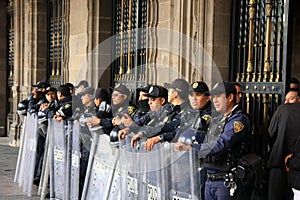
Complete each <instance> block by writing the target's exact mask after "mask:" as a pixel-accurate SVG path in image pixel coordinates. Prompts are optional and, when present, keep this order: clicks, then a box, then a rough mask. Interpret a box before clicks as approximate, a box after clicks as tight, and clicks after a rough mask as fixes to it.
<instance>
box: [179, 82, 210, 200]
mask: <svg viewBox="0 0 300 200" xmlns="http://www.w3.org/2000/svg"><path fill="white" fill-rule="evenodd" d="M191 87H192V91H191V93H190V96H189V98H190V103H191V106H192V107H193V109H194V110H196V111H198V113H197V115H196V117H195V120H194V121H193V123H192V124H191V127H190V128H189V129H188V131H185V132H184V133H183V134H181V135H180V137H179V139H178V141H182V142H183V143H189V144H191V143H192V142H193V140H195V139H196V137H197V139H198V140H197V141H203V140H204V137H205V135H206V131H207V130H208V127H209V124H210V122H211V100H210V94H209V89H208V86H207V85H206V83H204V82H201V81H196V82H194V83H192V85H191ZM197 130H198V131H203V132H202V133H203V134H200V135H198V131H197ZM200 137H202V139H200ZM201 162H203V159H201ZM201 165H202V164H201ZM205 182H206V169H205V168H204V167H201V168H200V187H201V199H205V197H204V196H205V195H204V192H205Z"/></svg>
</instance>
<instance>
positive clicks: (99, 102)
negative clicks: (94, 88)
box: [94, 98, 101, 107]
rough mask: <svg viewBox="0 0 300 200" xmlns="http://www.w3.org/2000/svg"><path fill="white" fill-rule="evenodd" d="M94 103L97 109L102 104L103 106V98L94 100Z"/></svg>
mask: <svg viewBox="0 0 300 200" xmlns="http://www.w3.org/2000/svg"><path fill="white" fill-rule="evenodd" d="M94 103H95V105H96V106H97V107H99V106H100V104H101V98H95V99H94Z"/></svg>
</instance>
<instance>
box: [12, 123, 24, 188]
mask: <svg viewBox="0 0 300 200" xmlns="http://www.w3.org/2000/svg"><path fill="white" fill-rule="evenodd" d="M26 123H27V120H26V117H24V120H23V124H22V132H21V138H20V147H19V153H18V160H17V164H16V171H15V177H14V182H15V183H20V182H21V179H22V178H21V175H23V168H21V165H22V156H23V155H24V154H25V152H24V141H25V133H26V132H25V131H26Z"/></svg>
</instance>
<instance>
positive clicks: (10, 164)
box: [0, 137, 40, 200]
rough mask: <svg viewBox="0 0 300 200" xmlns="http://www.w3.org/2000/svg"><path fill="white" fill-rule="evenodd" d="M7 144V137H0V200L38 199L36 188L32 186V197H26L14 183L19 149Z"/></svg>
mask: <svg viewBox="0 0 300 200" xmlns="http://www.w3.org/2000/svg"><path fill="white" fill-rule="evenodd" d="M8 143H9V138H8V137H0V200H2V199H3V200H18V199H40V197H39V196H37V187H36V186H33V195H32V196H31V197H28V196H27V195H26V194H25V193H23V191H22V188H21V187H19V185H18V184H17V183H15V182H14V175H15V168H16V163H17V158H18V152H19V148H17V147H11V146H9V145H8Z"/></svg>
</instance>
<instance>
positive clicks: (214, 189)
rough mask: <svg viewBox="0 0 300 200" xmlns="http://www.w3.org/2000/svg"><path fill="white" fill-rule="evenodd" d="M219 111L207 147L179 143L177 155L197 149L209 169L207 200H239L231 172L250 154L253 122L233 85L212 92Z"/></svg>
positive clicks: (221, 83) (199, 144)
mask: <svg viewBox="0 0 300 200" xmlns="http://www.w3.org/2000/svg"><path fill="white" fill-rule="evenodd" d="M210 94H211V95H212V96H213V103H214V106H215V108H216V111H217V112H219V113H220V114H221V115H220V116H221V117H222V119H220V117H217V118H213V120H212V122H211V128H210V130H209V133H208V134H207V136H206V141H205V142H204V143H198V144H195V143H194V144H184V143H183V142H177V143H176V144H175V149H176V150H178V151H182V150H189V149H190V148H195V149H197V150H198V154H199V156H200V157H204V158H205V162H204V167H206V169H207V181H206V184H205V198H206V199H207V200H210V199H211V200H213V199H220V200H221V199H222V200H227V199H239V197H238V196H237V194H238V191H236V190H239V189H240V188H239V186H237V181H236V177H235V176H234V174H233V172H232V171H231V170H232V169H233V168H234V167H235V165H236V163H235V162H236V160H237V159H239V158H240V157H242V156H243V155H245V154H247V153H248V151H249V144H248V143H247V141H249V137H250V136H251V133H250V132H251V125H250V120H249V118H248V116H247V115H246V114H244V113H243V112H242V110H241V108H240V106H239V105H238V104H237V103H236V89H235V87H234V85H233V84H232V83H230V82H227V81H224V82H220V83H217V84H216V85H215V86H214V88H213V90H212V91H211V92H210Z"/></svg>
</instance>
